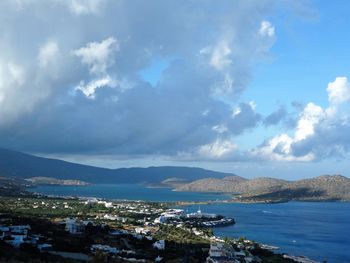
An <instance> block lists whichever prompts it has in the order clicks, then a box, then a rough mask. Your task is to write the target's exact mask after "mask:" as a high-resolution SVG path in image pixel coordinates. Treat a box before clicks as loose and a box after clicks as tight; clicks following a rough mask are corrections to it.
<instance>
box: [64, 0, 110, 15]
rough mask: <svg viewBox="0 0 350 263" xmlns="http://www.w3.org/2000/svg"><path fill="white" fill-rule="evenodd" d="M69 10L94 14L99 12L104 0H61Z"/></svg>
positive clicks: (78, 13)
mask: <svg viewBox="0 0 350 263" xmlns="http://www.w3.org/2000/svg"><path fill="white" fill-rule="evenodd" d="M63 2H66V4H67V5H68V8H69V10H70V11H71V12H72V13H74V14H76V15H86V14H90V13H92V14H96V13H98V12H100V9H101V8H102V4H104V3H103V2H104V0H67V1H63Z"/></svg>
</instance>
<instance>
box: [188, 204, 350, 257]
mask: <svg viewBox="0 0 350 263" xmlns="http://www.w3.org/2000/svg"><path fill="white" fill-rule="evenodd" d="M185 209H186V210H188V211H189V212H192V211H195V210H197V209H198V206H188V207H186V208H185ZM201 210H202V211H203V212H209V213H216V214H223V215H225V216H227V217H233V218H235V220H236V224H235V225H232V226H227V227H220V228H214V233H215V235H218V236H221V237H225V236H227V237H236V238H237V237H241V236H244V237H246V238H248V239H251V240H255V241H258V242H261V243H264V244H268V245H274V246H277V247H279V248H280V249H279V250H278V252H280V253H288V254H290V255H299V256H300V255H303V256H306V257H309V258H311V259H314V260H318V261H320V262H322V261H324V260H327V262H331V263H333V262H334V263H345V262H350V203H349V202H288V203H280V204H238V203H231V204H210V205H206V206H201Z"/></svg>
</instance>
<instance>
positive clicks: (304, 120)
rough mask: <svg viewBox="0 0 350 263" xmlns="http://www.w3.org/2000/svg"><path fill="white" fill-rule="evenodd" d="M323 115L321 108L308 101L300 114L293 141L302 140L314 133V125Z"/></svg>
mask: <svg viewBox="0 0 350 263" xmlns="http://www.w3.org/2000/svg"><path fill="white" fill-rule="evenodd" d="M324 117H325V112H324V111H323V109H322V108H321V107H320V106H318V105H316V104H314V103H308V104H307V105H306V107H305V108H304V110H303V112H302V113H301V115H300V118H299V121H298V124H297V127H296V131H295V138H294V141H300V140H304V139H305V138H306V137H308V136H310V135H312V134H314V129H315V126H316V125H317V124H318V123H319V122H320V121H321V120H322V118H324Z"/></svg>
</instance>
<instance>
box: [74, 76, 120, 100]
mask: <svg viewBox="0 0 350 263" xmlns="http://www.w3.org/2000/svg"><path fill="white" fill-rule="evenodd" d="M106 86H109V87H112V88H113V87H115V86H116V83H115V82H114V81H113V79H112V78H111V77H110V76H105V77H104V78H101V79H95V80H92V81H90V82H89V83H87V84H85V83H84V81H81V82H80V83H79V85H78V86H77V87H75V90H80V91H81V92H83V93H84V94H85V96H86V97H88V98H90V99H95V91H96V90H97V89H98V88H102V87H106Z"/></svg>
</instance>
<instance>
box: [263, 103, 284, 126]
mask: <svg viewBox="0 0 350 263" xmlns="http://www.w3.org/2000/svg"><path fill="white" fill-rule="evenodd" d="M287 116H288V112H287V110H286V108H285V107H283V106H280V107H279V109H278V110H276V111H275V112H272V113H271V114H269V115H268V116H266V117H265V118H264V120H263V123H264V125H265V126H271V125H277V124H279V123H280V122H281V121H283V120H285V118H286V117H287Z"/></svg>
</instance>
